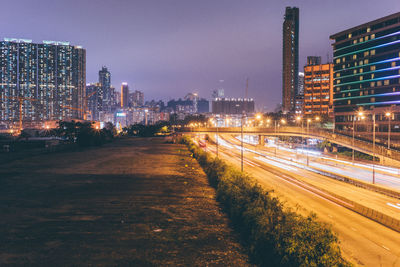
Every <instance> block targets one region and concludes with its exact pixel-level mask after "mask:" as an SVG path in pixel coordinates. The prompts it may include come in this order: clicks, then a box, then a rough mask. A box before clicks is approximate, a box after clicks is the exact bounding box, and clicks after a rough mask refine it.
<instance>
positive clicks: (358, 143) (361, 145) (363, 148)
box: [179, 127, 400, 167]
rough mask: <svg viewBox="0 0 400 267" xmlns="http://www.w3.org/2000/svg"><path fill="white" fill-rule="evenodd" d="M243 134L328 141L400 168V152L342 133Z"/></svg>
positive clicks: (257, 130)
mask: <svg viewBox="0 0 400 267" xmlns="http://www.w3.org/2000/svg"><path fill="white" fill-rule="evenodd" d="M179 131H180V132H196V133H213V132H219V133H232V134H240V132H241V128H240V127H218V128H216V127H184V128H181V129H179ZM243 133H246V134H255V135H258V136H260V137H265V136H299V137H305V138H317V139H320V140H327V141H329V142H331V143H334V144H337V145H340V146H344V147H347V148H350V149H354V150H356V151H359V152H362V153H365V154H368V155H371V156H373V155H375V157H377V158H379V162H378V163H380V164H384V165H389V166H396V167H400V151H397V150H393V149H388V148H387V147H386V146H382V145H380V144H375V150H374V149H373V144H372V143H371V142H368V141H363V140H359V139H357V138H355V139H354V141H353V138H352V137H349V136H347V135H343V134H340V133H334V132H332V131H327V130H324V129H317V128H311V127H310V128H309V130H308V131H307V128H306V127H303V128H302V127H279V128H274V127H269V128H262V127H245V128H244V129H243ZM259 140H260V142H261V143H260V144H261V145H263V141H264V138H259Z"/></svg>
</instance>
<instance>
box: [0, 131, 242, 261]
mask: <svg viewBox="0 0 400 267" xmlns="http://www.w3.org/2000/svg"><path fill="white" fill-rule="evenodd" d="M0 218H1V219H0V241H1V242H0V265H1V266H5V265H12V266H15V265H37V266H60V265H61V266H65V265H68V266H71V265H84V266H88V265H96V266H99V265H100V266H101V265H102V266H161V265H162V266H164V265H169V266H179V265H185V266H207V265H208V266H216V265H221V266H224V265H229V266H247V265H248V264H247V261H248V260H247V257H246V256H245V254H244V253H243V251H242V249H241V246H240V245H239V244H238V242H237V241H236V236H235V235H234V233H233V232H232V230H231V229H230V228H229V227H228V221H227V218H226V217H225V216H224V215H223V214H222V213H221V210H220V208H219V207H218V205H217V203H216V201H215V192H214V190H213V189H212V188H211V187H210V186H208V183H207V178H206V176H205V174H204V173H203V172H202V170H201V169H200V167H199V166H198V164H197V162H196V161H195V160H194V159H192V158H191V157H190V154H189V152H188V151H187V150H186V148H185V147H184V146H180V145H173V144H165V143H164V141H163V140H162V139H156V138H154V139H122V140H119V141H116V142H114V143H113V144H109V145H107V146H104V147H102V148H95V149H88V150H85V151H81V152H68V153H67V152H64V153H54V154H47V155H40V156H37V157H31V158H26V159H23V160H18V161H13V162H10V163H7V164H3V165H0Z"/></svg>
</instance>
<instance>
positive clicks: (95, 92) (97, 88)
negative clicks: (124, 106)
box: [86, 83, 103, 121]
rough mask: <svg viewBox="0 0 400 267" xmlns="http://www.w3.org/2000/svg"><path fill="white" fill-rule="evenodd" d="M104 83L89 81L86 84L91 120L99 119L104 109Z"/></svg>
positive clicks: (89, 117)
mask: <svg viewBox="0 0 400 267" xmlns="http://www.w3.org/2000/svg"><path fill="white" fill-rule="evenodd" d="M101 89H102V85H101V84H100V83H89V84H87V85H86V103H87V110H88V117H87V119H89V120H95V121H98V120H99V119H100V116H99V113H100V112H101V111H102V107H103V101H102V98H101V95H100V94H101V92H102V90H101Z"/></svg>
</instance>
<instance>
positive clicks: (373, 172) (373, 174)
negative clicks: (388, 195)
mask: <svg viewBox="0 0 400 267" xmlns="http://www.w3.org/2000/svg"><path fill="white" fill-rule="evenodd" d="M372 116H373V117H372V121H373V131H372V132H373V135H372V138H373V141H372V183H373V184H375V113H374V114H372Z"/></svg>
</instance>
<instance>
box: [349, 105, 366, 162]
mask: <svg viewBox="0 0 400 267" xmlns="http://www.w3.org/2000/svg"><path fill="white" fill-rule="evenodd" d="M357 114H358V116H359V117H360V118H361V119H362V118H364V117H363V115H364V113H362V112H361V111H359V112H358V113H357ZM357 114H355V115H353V142H352V146H353V147H352V162H353V164H354V133H355V126H356V119H357Z"/></svg>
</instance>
